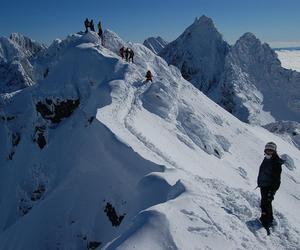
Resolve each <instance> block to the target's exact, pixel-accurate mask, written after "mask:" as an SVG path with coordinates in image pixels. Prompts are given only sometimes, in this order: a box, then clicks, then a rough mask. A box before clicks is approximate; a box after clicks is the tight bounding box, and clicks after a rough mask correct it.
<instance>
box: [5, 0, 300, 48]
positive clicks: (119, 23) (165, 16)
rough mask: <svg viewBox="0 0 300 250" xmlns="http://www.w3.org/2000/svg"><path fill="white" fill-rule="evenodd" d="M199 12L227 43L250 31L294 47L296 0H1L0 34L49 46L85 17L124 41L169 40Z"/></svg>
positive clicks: (299, 22) (298, 39) (297, 38)
mask: <svg viewBox="0 0 300 250" xmlns="http://www.w3.org/2000/svg"><path fill="white" fill-rule="evenodd" d="M203 14H205V15H207V16H209V17H211V18H213V20H214V22H215V25H216V26H217V28H218V30H219V31H220V32H221V33H222V34H223V36H224V38H225V40H227V41H228V42H230V43H233V42H235V41H236V39H238V38H239V37H240V36H241V35H242V34H243V33H245V32H248V31H250V32H253V33H254V34H255V35H256V36H257V37H258V38H260V39H261V40H262V41H266V42H271V45H273V46H275V47H282V46H278V45H284V46H290V45H297V46H300V32H299V30H300V29H299V28H300V0H285V1H283V0H280V1H279V0H185V1H184V0H172V1H171V0H152V1H150V0H149V1H144V0H127V1H119V0H111V1H103V0H89V1H79V0H73V1H71V0H66V1H63V0H61V1H58V0H51V1H50V0H48V1H43V0H39V1H37V0H27V1H25V0H19V1H13V0H1V9H0V35H1V36H8V35H9V34H10V33H12V32H19V33H22V34H25V35H27V36H29V37H31V38H33V39H35V40H38V41H42V42H45V43H48V44H49V43H50V42H51V41H52V40H53V39H55V38H63V37H65V36H66V35H67V34H70V33H74V32H77V31H79V30H83V21H84V19H85V18H86V17H89V18H93V19H94V21H95V23H96V22H97V21H98V19H99V18H101V20H102V22H103V28H104V29H105V28H109V29H112V30H113V31H115V32H117V33H118V34H119V35H120V36H121V37H122V38H123V39H125V40H130V41H136V42H142V41H143V40H144V39H145V38H147V37H149V36H157V35H161V36H162V37H163V38H165V39H166V40H169V41H172V40H173V39H175V38H176V37H177V36H178V35H180V34H181V33H182V32H183V31H184V29H185V28H186V27H187V26H188V25H190V24H191V23H192V22H193V21H194V19H195V17H197V16H201V15H203Z"/></svg>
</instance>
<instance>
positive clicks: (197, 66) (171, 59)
mask: <svg viewBox="0 0 300 250" xmlns="http://www.w3.org/2000/svg"><path fill="white" fill-rule="evenodd" d="M228 51H229V45H228V44H227V43H226V42H225V41H224V40H223V38H222V35H221V34H220V33H219V32H218V30H217V29H216V27H215V26H214V23H213V21H212V19H211V18H208V17H206V16H202V17H200V18H196V19H195V21H194V23H193V24H192V25H191V26H189V27H188V28H187V29H186V30H185V31H184V32H183V33H182V34H181V35H180V36H179V37H178V38H177V39H176V40H175V41H173V42H171V43H169V44H168V45H167V46H166V47H165V48H164V49H163V50H162V51H161V52H160V54H159V55H160V56H161V57H163V58H164V59H165V60H166V61H167V62H168V63H169V64H172V65H175V66H177V67H178V68H179V69H180V71H181V73H182V76H183V77H184V78H185V79H186V80H188V81H190V82H191V83H192V84H193V85H194V86H196V87H197V88H198V89H200V90H202V91H203V92H205V93H207V92H209V91H210V90H211V89H213V88H214V87H215V86H216V85H217V84H218V83H219V81H220V77H221V74H222V73H223V71H224V62H225V57H226V55H227V53H228Z"/></svg>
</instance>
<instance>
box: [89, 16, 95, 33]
mask: <svg viewBox="0 0 300 250" xmlns="http://www.w3.org/2000/svg"><path fill="white" fill-rule="evenodd" d="M90 29H91V31H95V26H94V20H93V19H92V20H91V22H90Z"/></svg>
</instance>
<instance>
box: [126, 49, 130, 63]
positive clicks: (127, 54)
mask: <svg viewBox="0 0 300 250" xmlns="http://www.w3.org/2000/svg"><path fill="white" fill-rule="evenodd" d="M128 58H129V48H126V49H125V59H126V62H128Z"/></svg>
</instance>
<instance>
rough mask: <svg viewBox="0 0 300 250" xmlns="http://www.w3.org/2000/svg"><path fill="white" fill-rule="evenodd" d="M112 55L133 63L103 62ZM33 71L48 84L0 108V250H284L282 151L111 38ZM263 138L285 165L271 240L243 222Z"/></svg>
mask: <svg viewBox="0 0 300 250" xmlns="http://www.w3.org/2000/svg"><path fill="white" fill-rule="evenodd" d="M102 44H104V46H105V47H103V46H102ZM122 45H124V46H125V45H126V46H128V47H130V48H132V49H133V50H134V51H135V58H134V61H135V63H134V64H132V63H130V64H128V63H126V62H124V61H122V60H121V58H120V57H119V56H118V55H117V54H116V53H118V50H119V47H120V46H122ZM39 62H40V64H41V65H49V73H48V75H47V77H45V78H40V79H39V81H38V84H36V85H35V86H32V87H30V88H26V89H24V90H22V91H19V92H18V93H14V95H13V94H10V95H6V97H5V98H6V99H5V102H4V103H3V104H2V107H1V113H0V115H1V117H0V140H1V142H2V145H4V146H3V147H0V166H1V168H0V214H1V216H0V246H1V247H2V248H3V249H7V250H19V249H57V248H58V249H86V248H88V249H96V248H97V249H132V248H136V249H158V250H159V249H161V250H162V249H199V248H200V249H224V248H225V249H278V248H279V249H281V248H282V249H297V247H298V246H299V244H300V237H299V231H300V219H299V216H298V212H299V211H298V210H299V199H300V198H299V191H300V190H299V185H298V183H300V179H299V176H300V175H299V171H300V170H299V168H298V167H297V166H299V163H300V153H299V150H298V149H296V148H295V147H294V146H293V145H291V144H290V143H288V142H286V141H285V140H283V139H282V138H280V137H278V136H276V135H274V134H272V133H270V132H268V131H267V130H265V129H263V128H260V127H255V126H250V125H247V124H244V123H242V122H241V121H239V120H238V119H236V118H235V117H233V116H232V115H231V114H229V113H228V112H226V111H225V110H223V109H222V108H221V107H220V106H218V105H217V104H215V103H214V102H213V101H211V100H210V99H208V98H207V97H206V96H205V95H204V94H202V93H201V92H200V91H198V90H197V89H196V88H195V87H193V85H192V84H190V83H189V82H187V81H186V80H184V79H183V78H182V76H181V73H180V71H179V70H178V69H177V68H175V67H173V66H168V64H167V63H166V62H165V61H164V60H163V59H162V58H160V57H158V56H156V55H155V54H154V53H153V52H151V51H150V50H149V49H148V48H146V47H145V46H143V45H141V44H134V43H125V42H123V41H122V39H121V38H119V37H118V36H117V35H116V34H115V33H113V32H111V31H106V32H105V33H104V41H100V39H99V37H98V35H97V34H96V33H94V32H89V33H87V34H75V35H72V36H69V37H68V38H67V39H65V40H62V41H56V42H55V43H54V44H53V45H52V46H50V48H49V49H47V50H46V51H45V53H44V55H43V57H42V58H41V59H40V61H39ZM147 70H151V71H152V72H153V75H154V78H153V83H151V82H145V81H144V75H145V73H146V71H147ZM267 141H275V142H276V143H277V145H278V149H279V153H280V154H281V153H285V154H286V155H287V157H289V158H288V159H289V160H290V161H289V162H292V161H293V163H294V167H293V168H291V167H288V168H285V167H284V166H283V174H282V185H281V188H280V190H279V191H278V193H277V194H276V196H275V201H274V203H275V204H274V206H275V211H274V215H275V220H276V222H277V224H278V225H277V227H276V228H275V229H274V230H273V232H272V236H271V237H272V240H269V238H268V237H267V236H266V232H265V231H264V230H263V229H258V228H257V227H256V226H257V225H255V219H256V218H257V217H259V212H260V209H259V194H258V192H257V191H254V187H255V185H256V177H257V172H258V168H259V164H260V162H261V161H262V159H263V158H262V157H263V148H264V144H265V143H266V142H267ZM289 166H291V165H289Z"/></svg>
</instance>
